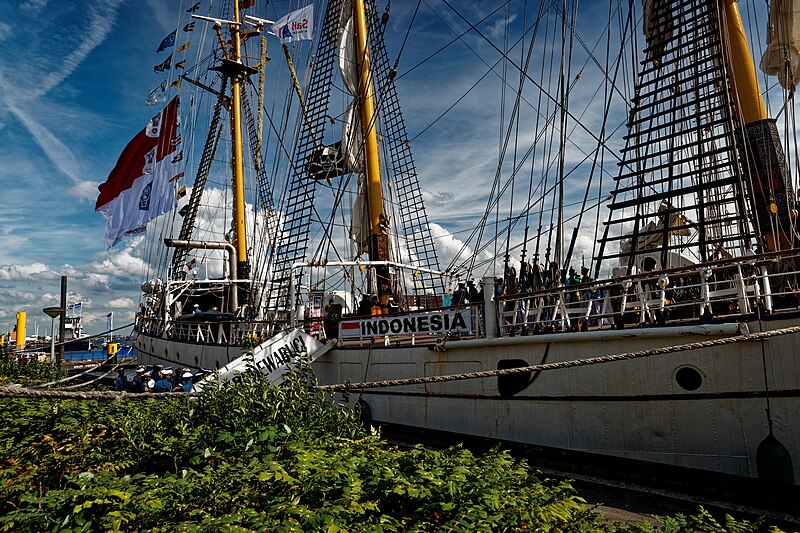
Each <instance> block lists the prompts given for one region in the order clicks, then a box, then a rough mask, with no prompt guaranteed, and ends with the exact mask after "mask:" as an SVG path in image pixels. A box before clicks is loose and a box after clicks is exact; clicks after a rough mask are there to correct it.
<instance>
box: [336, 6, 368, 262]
mask: <svg viewBox="0 0 800 533" xmlns="http://www.w3.org/2000/svg"><path fill="white" fill-rule="evenodd" d="M343 26H344V27H343V28H342V33H341V36H340V37H339V71H340V72H341V74H342V81H343V82H344V86H345V88H346V89H347V91H348V92H349V93H350V94H351V95H352V96H353V101H352V102H351V103H350V105H349V106H348V107H347V111H346V112H345V115H344V118H343V120H342V122H343V126H342V151H343V152H344V154H343V155H344V159H345V162H346V166H347V167H348V169H349V170H350V171H351V172H359V173H361V171H362V170H363V169H364V151H363V149H362V146H364V143H363V137H362V134H361V117H360V113H359V112H358V106H357V105H356V101H355V96H356V95H357V94H358V66H357V63H356V57H355V54H356V52H355V50H356V47H355V42H354V40H353V39H354V33H353V17H352V15H351V16H350V18H348V19H347V21H346V22H345V23H344V25H343ZM367 205H368V203H367V187H366V182H365V180H364V176H363V175H362V176H359V179H358V192H357V194H356V199H355V201H354V202H353V208H352V212H351V219H350V238H351V239H352V241H353V245H354V246H355V250H356V254H361V253H364V252H366V251H367V250H368V249H369V236H370V231H369V230H370V227H369V215H368V214H367Z"/></svg>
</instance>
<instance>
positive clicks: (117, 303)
mask: <svg viewBox="0 0 800 533" xmlns="http://www.w3.org/2000/svg"><path fill="white" fill-rule="evenodd" d="M106 305H107V306H108V307H114V308H117V309H120V308H132V307H133V305H134V302H133V299H131V298H114V299H113V300H109V301H108V303H107V304H106Z"/></svg>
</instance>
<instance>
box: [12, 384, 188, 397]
mask: <svg viewBox="0 0 800 533" xmlns="http://www.w3.org/2000/svg"><path fill="white" fill-rule="evenodd" d="M200 394H201V393H199V392H181V391H176V392H142V393H139V392H117V391H86V392H79V391H63V390H34V389H28V388H25V387H0V398H58V399H62V400H143V399H147V398H179V397H186V396H189V397H191V396H199V395H200Z"/></svg>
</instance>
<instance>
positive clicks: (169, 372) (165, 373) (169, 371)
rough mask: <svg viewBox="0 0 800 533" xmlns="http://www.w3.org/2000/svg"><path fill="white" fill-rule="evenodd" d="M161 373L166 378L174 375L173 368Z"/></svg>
mask: <svg viewBox="0 0 800 533" xmlns="http://www.w3.org/2000/svg"><path fill="white" fill-rule="evenodd" d="M161 373H162V374H164V375H165V376H171V375H172V369H171V368H165V369H164V370H162V371H161Z"/></svg>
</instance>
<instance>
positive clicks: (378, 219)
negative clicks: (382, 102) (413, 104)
mask: <svg viewBox="0 0 800 533" xmlns="http://www.w3.org/2000/svg"><path fill="white" fill-rule="evenodd" d="M365 11H366V9H365V6H364V1H363V0H353V19H354V20H353V22H354V26H355V41H356V66H357V68H358V74H359V84H358V90H359V100H360V103H361V133H362V136H363V139H364V161H365V167H366V168H365V171H366V184H367V198H368V212H369V221H370V240H369V259H370V261H389V235H388V234H387V233H386V227H387V225H388V218H387V217H386V215H385V213H384V212H383V193H382V191H381V169H380V162H379V158H378V135H377V127H376V118H377V117H376V115H375V98H374V94H375V93H374V85H373V83H372V79H373V76H372V70H371V65H370V60H369V47H368V34H367V17H366V13H365ZM375 272H376V274H377V277H378V280H377V285H378V298H379V300H380V302H381V303H382V304H385V303H386V302H387V301H388V300H389V297H390V296H391V295H392V283H391V279H390V277H389V267H388V266H379V267H377V268H376V269H375Z"/></svg>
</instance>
